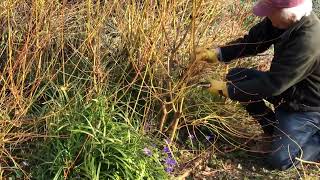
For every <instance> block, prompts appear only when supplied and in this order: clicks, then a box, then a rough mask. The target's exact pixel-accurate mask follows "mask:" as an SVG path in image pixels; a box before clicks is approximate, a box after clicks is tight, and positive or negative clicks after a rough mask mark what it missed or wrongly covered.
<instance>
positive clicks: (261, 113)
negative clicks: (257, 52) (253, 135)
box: [226, 68, 276, 135]
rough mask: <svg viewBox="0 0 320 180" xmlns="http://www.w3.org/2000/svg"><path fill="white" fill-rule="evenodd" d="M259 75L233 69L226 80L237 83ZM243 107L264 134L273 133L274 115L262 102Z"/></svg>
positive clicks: (256, 71) (243, 69) (251, 71)
mask: <svg viewBox="0 0 320 180" xmlns="http://www.w3.org/2000/svg"><path fill="white" fill-rule="evenodd" d="M260 74H261V72H260V71H258V70H255V69H247V68H234V69H231V70H230V71H229V73H228V75H227V77H226V79H227V80H228V81H231V82H239V81H245V80H250V79H252V78H255V77H257V76H260ZM243 106H244V107H245V108H246V110H247V111H248V113H249V114H250V115H251V116H252V117H254V118H255V119H256V120H257V121H258V122H259V124H260V125H261V127H262V129H263V131H264V132H265V133H266V134H269V135H271V134H272V133H273V124H274V123H275V122H276V117H275V113H274V112H273V111H272V110H271V109H270V108H269V107H267V106H266V105H265V103H264V101H263V100H260V101H256V102H250V103H246V104H243Z"/></svg>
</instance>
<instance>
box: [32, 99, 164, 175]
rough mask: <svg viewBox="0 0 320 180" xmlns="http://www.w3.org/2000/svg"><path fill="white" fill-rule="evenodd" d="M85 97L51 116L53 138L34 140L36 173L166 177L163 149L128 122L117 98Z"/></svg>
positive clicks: (33, 169)
mask: <svg viewBox="0 0 320 180" xmlns="http://www.w3.org/2000/svg"><path fill="white" fill-rule="evenodd" d="M81 99H82V98H80V97H79V98H78V102H75V103H73V104H72V105H71V106H70V107H67V108H65V110H64V112H63V113H59V114H60V115H57V116H56V117H54V118H52V119H50V130H49V131H48V133H49V134H50V136H53V137H48V138H47V139H46V141H45V142H39V143H36V144H35V145H33V146H35V147H34V149H35V151H34V152H32V153H31V154H32V155H33V157H31V159H34V162H30V163H31V164H32V165H33V166H32V171H33V174H32V177H34V178H36V179H47V178H48V177H50V179H53V178H57V179H62V178H63V177H64V179H154V178H156V177H157V178H160V179H166V177H167V174H166V173H165V171H164V168H163V166H162V164H161V162H160V160H159V157H160V152H159V151H158V150H157V149H156V148H153V147H152V143H151V142H152V141H151V140H150V139H149V138H147V137H143V136H142V135H141V134H139V133H138V132H137V131H136V130H135V129H134V127H132V126H130V125H128V124H127V123H126V121H125V119H123V117H122V115H121V112H120V111H119V109H118V108H117V107H114V105H115V104H114V102H112V101H110V99H109V98H108V97H106V96H102V97H97V98H96V99H92V100H91V101H90V102H88V103H84V102H83V101H82V100H81ZM144 148H148V149H152V153H150V154H145V152H144V151H143V150H144ZM150 151H151V150H150Z"/></svg>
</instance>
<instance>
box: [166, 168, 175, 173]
mask: <svg viewBox="0 0 320 180" xmlns="http://www.w3.org/2000/svg"><path fill="white" fill-rule="evenodd" d="M165 170H166V172H167V173H172V172H173V167H166V169H165Z"/></svg>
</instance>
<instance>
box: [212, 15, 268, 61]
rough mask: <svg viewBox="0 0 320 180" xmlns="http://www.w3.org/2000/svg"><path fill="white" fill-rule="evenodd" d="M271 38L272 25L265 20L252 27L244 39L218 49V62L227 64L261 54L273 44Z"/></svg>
mask: <svg viewBox="0 0 320 180" xmlns="http://www.w3.org/2000/svg"><path fill="white" fill-rule="evenodd" d="M273 38H274V36H273V27H272V23H271V21H270V20H269V19H267V18H265V19H264V20H263V21H261V22H260V23H258V24H256V25H255V26H253V27H252V28H251V29H250V30H249V33H248V34H247V35H245V36H244V37H242V38H239V39H237V40H235V41H232V42H230V43H228V44H227V45H225V46H222V47H220V48H218V50H219V52H220V54H219V56H218V57H219V61H221V62H225V63H228V62H230V61H232V60H234V59H237V58H242V57H247V56H253V55H257V54H259V53H262V52H264V51H266V50H267V49H269V47H270V46H271V45H272V44H273V43H274V40H273Z"/></svg>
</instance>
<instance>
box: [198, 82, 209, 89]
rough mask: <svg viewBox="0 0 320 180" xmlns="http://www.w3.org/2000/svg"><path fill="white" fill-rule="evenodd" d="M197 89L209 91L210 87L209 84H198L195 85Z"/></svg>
mask: <svg viewBox="0 0 320 180" xmlns="http://www.w3.org/2000/svg"><path fill="white" fill-rule="evenodd" d="M196 87H197V88H202V89H209V88H210V87H211V83H210V82H200V83H197V84H196Z"/></svg>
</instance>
